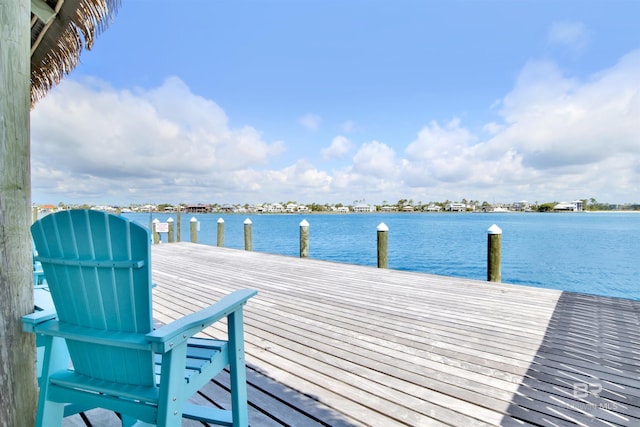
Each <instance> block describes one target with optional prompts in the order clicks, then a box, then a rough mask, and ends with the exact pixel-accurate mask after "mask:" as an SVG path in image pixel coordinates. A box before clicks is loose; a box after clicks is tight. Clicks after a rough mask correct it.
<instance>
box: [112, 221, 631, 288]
mask: <svg viewBox="0 0 640 427" xmlns="http://www.w3.org/2000/svg"><path fill="white" fill-rule="evenodd" d="M124 216H126V217H128V218H132V219H134V220H135V221H137V222H139V223H141V224H143V225H146V226H148V225H149V222H150V216H149V214H124ZM169 216H172V217H173V218H174V219H175V214H173V215H164V214H153V218H154V219H155V218H158V219H159V220H160V221H165V220H166V219H167V218H168V217H169ZM194 216H195V217H196V218H197V219H198V220H199V221H200V231H199V233H198V241H199V242H200V243H205V244H210V245H215V244H216V239H217V237H216V234H217V231H216V230H217V220H218V219H219V218H223V219H224V221H225V247H228V248H237V249H243V248H244V234H243V233H244V225H243V222H244V220H245V219H247V218H250V219H251V221H252V222H253V226H252V235H253V250H254V251H257V252H269V253H275V254H281V255H289V256H298V255H299V250H300V249H299V229H300V227H299V224H300V221H302V220H303V219H306V220H307V221H308V222H309V223H310V227H309V235H310V244H309V247H310V249H309V257H310V258H316V259H322V260H330V261H337V262H344V263H351V264H361V265H370V266H375V265H377V255H376V248H377V243H376V227H377V226H378V224H380V223H381V222H384V223H385V224H386V225H387V226H388V227H389V268H393V269H398V270H410V271H420V272H426V273H433V274H439V275H446V276H457V277H467V278H472V279H480V280H486V276H487V273H486V263H487V261H486V257H487V254H486V252H487V229H488V228H489V227H490V226H491V225H492V224H497V225H498V226H499V227H500V228H501V229H502V233H503V234H502V281H503V282H505V283H518V284H526V285H531V286H538V287H545V288H552V289H560V290H568V291H575V292H586V293H591V294H598V295H607V296H617V297H624V298H632V299H640V283H639V282H640V262H639V259H640V256H639V255H640V214H637V213H567V214H548V213H547V214H538V213H488V214H479V213H478V214H475V213H474V214H424V213H413V214H411V213H385V214H382V213H376V214H345V215H338V214H327V215H323V214H312V215H306V216H302V215H281V214H278V215H241V214H208V215H193V214H183V215H182V227H181V235H182V240H183V241H189V240H190V237H189V219H191V218H192V217H194ZM164 240H166V235H165V236H164Z"/></svg>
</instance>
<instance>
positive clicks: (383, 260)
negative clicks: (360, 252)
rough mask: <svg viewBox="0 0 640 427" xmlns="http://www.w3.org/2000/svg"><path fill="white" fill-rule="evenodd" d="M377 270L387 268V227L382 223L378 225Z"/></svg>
mask: <svg viewBox="0 0 640 427" xmlns="http://www.w3.org/2000/svg"><path fill="white" fill-rule="evenodd" d="M377 230H378V268H388V267H389V227H387V225H386V224H385V223H384V222H381V223H380V224H379V225H378V228H377Z"/></svg>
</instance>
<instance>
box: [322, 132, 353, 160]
mask: <svg viewBox="0 0 640 427" xmlns="http://www.w3.org/2000/svg"><path fill="white" fill-rule="evenodd" d="M351 146H352V144H351V141H349V140H348V139H347V138H346V137H344V136H341V135H339V136H336V137H335V138H333V140H332V141H331V145H330V146H328V147H326V148H323V149H322V151H321V152H320V154H321V155H322V158H323V159H325V160H330V159H339V158H341V157H342V156H344V155H345V154H347V153H348V152H349V150H351Z"/></svg>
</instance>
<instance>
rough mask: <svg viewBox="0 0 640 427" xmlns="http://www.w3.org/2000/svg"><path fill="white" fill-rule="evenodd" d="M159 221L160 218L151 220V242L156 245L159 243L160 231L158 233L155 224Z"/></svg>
mask: <svg viewBox="0 0 640 427" xmlns="http://www.w3.org/2000/svg"><path fill="white" fill-rule="evenodd" d="M159 223H160V220H159V219H158V218H156V219H154V220H153V221H152V222H151V224H152V225H151V233H152V236H153V244H154V245H157V244H158V243H160V233H158V231H157V230H156V228H157V225H158V224H159Z"/></svg>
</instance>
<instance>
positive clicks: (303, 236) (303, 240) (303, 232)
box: [300, 219, 309, 258]
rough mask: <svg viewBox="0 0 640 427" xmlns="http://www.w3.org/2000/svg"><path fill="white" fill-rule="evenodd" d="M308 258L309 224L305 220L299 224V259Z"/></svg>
mask: <svg viewBox="0 0 640 427" xmlns="http://www.w3.org/2000/svg"><path fill="white" fill-rule="evenodd" d="M308 256H309V223H308V222H307V220H306V219H303V220H302V221H301V222H300V258H307V257H308Z"/></svg>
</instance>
